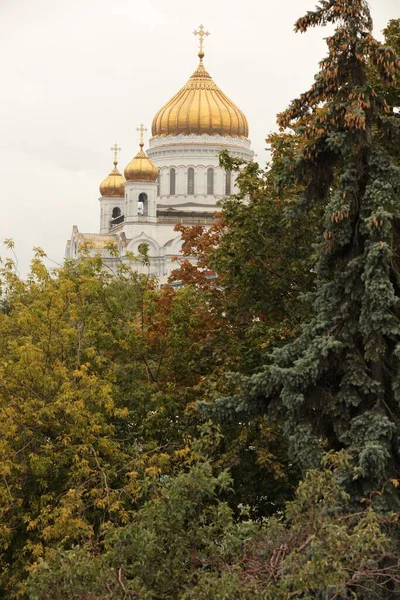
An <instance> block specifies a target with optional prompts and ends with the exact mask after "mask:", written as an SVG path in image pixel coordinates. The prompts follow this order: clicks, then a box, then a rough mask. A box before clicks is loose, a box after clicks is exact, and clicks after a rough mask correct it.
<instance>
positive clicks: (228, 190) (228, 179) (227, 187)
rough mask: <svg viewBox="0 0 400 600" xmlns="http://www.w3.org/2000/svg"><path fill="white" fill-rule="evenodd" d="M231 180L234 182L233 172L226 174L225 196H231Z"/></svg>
mask: <svg viewBox="0 0 400 600" xmlns="http://www.w3.org/2000/svg"><path fill="white" fill-rule="evenodd" d="M231 180H232V172H231V171H226V173H225V196H230V195H231Z"/></svg>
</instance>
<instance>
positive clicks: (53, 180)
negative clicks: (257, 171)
mask: <svg viewBox="0 0 400 600" xmlns="http://www.w3.org/2000/svg"><path fill="white" fill-rule="evenodd" d="M315 3H316V2H315V0H247V2H246V1H245V0H201V1H200V0H197V1H196V2H193V1H191V0H143V1H142V2H139V1H138V0H0V56H1V62H2V67H1V82H2V97H1V102H0V106H1V112H0V155H1V156H0V186H1V190H0V210H1V212H0V215H1V219H0V240H1V241H2V240H3V239H4V238H9V237H12V238H13V239H14V240H15V242H16V253H17V255H18V259H19V266H20V271H21V272H22V273H25V272H26V269H27V267H28V264H29V261H30V259H31V256H32V250H31V249H32V247H33V246H41V247H42V248H43V249H44V250H45V251H46V252H47V254H48V255H49V257H51V258H52V259H53V260H55V261H62V258H63V255H64V249H65V244H66V240H67V238H69V237H70V235H71V230H72V226H73V225H74V224H76V225H78V227H79V230H80V231H90V232H96V231H98V228H99V203H98V197H99V191H98V186H99V183H100V182H101V180H102V179H104V177H105V176H106V175H107V173H108V172H109V170H110V168H111V166H112V155H111V151H110V150H109V148H110V146H111V145H113V144H114V142H118V144H119V145H120V146H121V147H122V152H121V155H120V165H119V166H120V167H121V170H123V168H124V166H125V165H126V164H127V163H128V162H129V161H130V159H131V158H132V156H133V155H134V154H135V153H136V151H137V141H138V138H137V132H136V127H137V126H138V124H139V123H140V122H142V121H143V123H145V124H146V126H147V127H148V129H149V130H150V128H151V121H152V118H153V116H154V114H155V113H156V111H157V110H158V109H159V108H160V107H161V106H162V105H163V104H164V103H165V102H166V101H167V100H169V98H170V97H171V96H173V95H174V94H175V93H176V92H177V91H178V90H179V88H180V87H181V86H182V85H183V84H184V83H185V81H186V80H187V79H188V78H189V76H190V75H191V74H192V72H193V71H194V69H195V68H196V65H197V56H196V55H197V41H196V40H195V38H194V36H193V35H192V32H193V30H194V29H195V28H197V27H198V25H200V24H201V23H203V24H204V26H205V27H206V29H208V30H209V31H210V33H211V35H210V36H209V37H208V38H207V40H206V47H205V51H206V57H205V61H204V62H205V65H206V68H207V69H208V71H209V72H210V74H211V76H212V77H213V78H214V80H215V81H216V83H217V84H218V85H219V87H220V88H221V89H222V90H223V91H224V92H225V93H226V94H227V95H228V96H229V97H230V98H231V99H232V100H233V101H234V102H235V103H236V104H237V105H238V106H239V107H240V108H241V109H242V110H243V111H244V112H245V114H246V115H247V118H248V121H249V126H250V138H251V140H252V144H253V148H254V150H255V151H256V152H257V153H258V155H259V160H260V159H261V160H265V156H266V155H265V151H264V147H265V142H264V140H265V137H266V135H267V134H268V133H269V132H270V131H274V130H276V124H275V115H276V113H277V112H280V111H282V110H284V109H285V108H286V106H287V105H288V103H289V102H290V100H291V99H293V98H295V97H297V96H298V94H299V93H301V92H303V91H305V90H306V89H308V87H309V86H310V84H311V83H312V80H313V75H314V73H315V72H316V71H317V69H318V61H319V60H320V59H321V58H323V57H324V56H325V54H326V50H325V48H326V45H325V43H324V41H323V38H324V36H326V35H327V31H326V30H324V29H316V30H313V31H310V32H308V33H306V34H302V35H301V34H294V32H293V24H294V22H295V20H296V19H297V18H298V17H300V16H302V15H303V14H304V13H305V12H306V11H307V10H311V9H313V7H314V6H315ZM370 6H371V12H372V16H373V19H374V34H375V36H376V37H378V38H380V39H381V37H382V36H381V30H382V29H383V27H384V26H385V25H386V23H387V21H388V20H389V19H391V18H397V17H399V15H400V7H399V0H371V1H370ZM0 254H1V255H4V251H3V250H2V248H0Z"/></svg>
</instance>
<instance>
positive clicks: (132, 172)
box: [124, 123, 158, 181]
mask: <svg viewBox="0 0 400 600" xmlns="http://www.w3.org/2000/svg"><path fill="white" fill-rule="evenodd" d="M137 131H139V133H140V143H139V146H140V150H139V152H138V153H137V154H136V156H135V157H134V158H133V159H132V160H131V162H130V163H129V165H127V166H126V167H125V170H124V175H125V177H126V180H127V181H156V180H157V177H158V169H157V167H156V166H155V164H153V163H152V162H151V160H150V158H149V157H148V156H147V154H146V152H145V151H144V150H143V146H144V139H143V134H144V132H145V131H147V129H146V128H145V127H144V125H143V123H141V124H140V127H138V128H137Z"/></svg>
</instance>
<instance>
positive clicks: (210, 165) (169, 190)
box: [66, 135, 253, 283]
mask: <svg viewBox="0 0 400 600" xmlns="http://www.w3.org/2000/svg"><path fill="white" fill-rule="evenodd" d="M224 149H227V150H228V151H229V153H230V154H231V155H232V156H235V157H238V158H242V159H244V160H248V161H249V160H252V157H253V152H252V150H251V148H250V142H249V141H248V140H244V139H239V138H233V137H232V138H231V137H228V136H225V137H223V136H205V135H199V136H195V135H189V136H183V135H180V136H166V137H164V138H159V139H155V138H153V139H151V140H150V147H149V149H148V151H147V154H148V156H149V158H150V159H151V161H152V162H153V164H154V165H155V166H156V167H157V168H158V169H159V178H158V181H157V182H154V183H153V182H139V181H127V182H126V183H125V184H124V188H125V198H110V197H101V198H100V199H99V201H100V234H87V233H80V232H79V231H78V228H77V227H74V229H73V233H72V237H71V240H70V241H69V242H68V244H67V249H66V257H67V258H70V259H75V258H77V257H78V256H79V248H80V247H81V246H82V245H83V244H85V243H88V244H89V246H93V249H92V250H91V251H92V252H101V254H102V256H103V259H104V260H105V262H106V263H107V264H108V266H109V267H110V268H112V269H115V268H116V266H117V264H118V262H120V261H121V260H122V261H124V260H126V259H125V258H124V257H125V255H126V253H127V252H133V253H134V254H135V255H137V254H138V247H139V245H140V244H142V243H145V244H147V245H148V249H149V256H150V272H151V273H152V274H154V275H156V276H157V277H159V278H160V282H161V283H164V282H166V281H167V279H168V276H169V275H170V274H171V271H172V270H174V269H176V268H177V266H178V263H177V261H176V259H177V258H178V260H179V257H180V256H182V255H181V248H182V239H181V236H180V234H178V233H177V232H176V231H174V227H175V225H176V224H177V223H184V224H185V225H191V224H203V225H205V226H209V225H210V224H211V222H212V214H213V213H214V212H215V211H216V210H217V209H218V206H217V202H218V200H220V199H221V198H223V197H224V196H227V195H230V194H234V193H236V192H237V189H236V186H235V178H234V176H233V174H227V173H226V172H225V171H224V170H223V169H222V168H221V167H220V166H219V153H220V152H221V151H222V150H224ZM171 170H174V172H175V175H172V176H171ZM171 177H172V178H173V179H174V180H175V182H174V183H173V182H171ZM110 242H113V243H114V244H116V246H117V248H118V251H119V255H120V258H119V259H118V260H116V259H115V257H113V256H112V255H111V254H110V252H108V251H107V250H106V246H107V245H109V244H110ZM138 268H139V269H140V268H141V267H139V265H138ZM146 271H147V269H146Z"/></svg>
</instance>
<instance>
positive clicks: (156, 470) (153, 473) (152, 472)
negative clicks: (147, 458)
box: [144, 465, 162, 478]
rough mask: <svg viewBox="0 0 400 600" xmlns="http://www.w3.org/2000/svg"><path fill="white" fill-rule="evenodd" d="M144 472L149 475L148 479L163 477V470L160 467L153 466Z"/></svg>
mask: <svg viewBox="0 0 400 600" xmlns="http://www.w3.org/2000/svg"><path fill="white" fill-rule="evenodd" d="M144 472H145V474H146V475H147V477H150V478H156V477H159V476H160V475H161V473H162V469H161V468H160V467H156V466H155V465H153V466H151V467H147V468H146V469H145V470H144Z"/></svg>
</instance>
